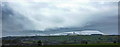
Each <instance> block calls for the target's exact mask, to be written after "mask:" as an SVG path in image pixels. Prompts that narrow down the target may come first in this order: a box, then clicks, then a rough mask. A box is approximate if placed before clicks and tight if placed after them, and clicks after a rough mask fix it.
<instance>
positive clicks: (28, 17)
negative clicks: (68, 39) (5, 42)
mask: <svg viewBox="0 0 120 47" xmlns="http://www.w3.org/2000/svg"><path fill="white" fill-rule="evenodd" d="M0 8H2V16H0V17H2V18H1V19H2V35H3V36H9V35H23V34H26V33H24V32H25V31H24V30H40V31H45V30H48V29H56V28H80V29H81V28H82V29H95V30H100V31H101V32H103V33H105V34H118V2H104V1H102V2H89V1H85V2H77V1H76V2H75V1H50V2H46V1H42V2H39V1H38V2H37V1H35V2H31V1H25V0H19V1H18V2H2V4H1V7H0ZM0 24H1V23H0ZM21 32H22V33H21ZM59 32H60V31H59ZM29 33H30V34H31V32H27V34H28V35H30V34H29ZM32 34H34V33H32Z"/></svg>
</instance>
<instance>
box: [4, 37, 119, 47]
mask: <svg viewBox="0 0 120 47" xmlns="http://www.w3.org/2000/svg"><path fill="white" fill-rule="evenodd" d="M119 42H120V39H119V36H117V35H72V36H26V37H22V36H21V37H4V38H3V46H9V47H10V46H11V47H49V46H50V47H88V46H89V47H90V46H91V47H118V43H119Z"/></svg>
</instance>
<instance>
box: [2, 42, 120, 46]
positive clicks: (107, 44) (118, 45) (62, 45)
mask: <svg viewBox="0 0 120 47" xmlns="http://www.w3.org/2000/svg"><path fill="white" fill-rule="evenodd" d="M4 47H120V45H119V44H110V43H109V44H108V43H107V44H105V43H103V44H67V45H45V46H4Z"/></svg>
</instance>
